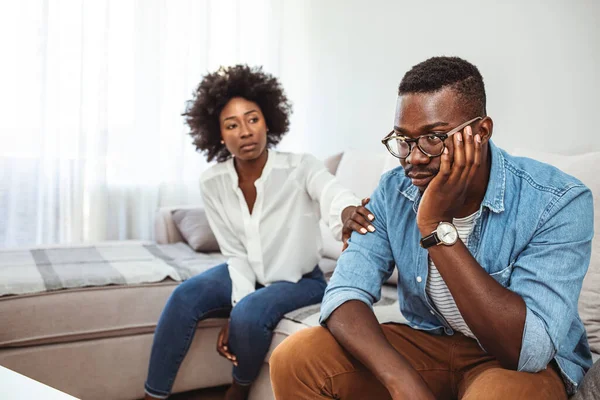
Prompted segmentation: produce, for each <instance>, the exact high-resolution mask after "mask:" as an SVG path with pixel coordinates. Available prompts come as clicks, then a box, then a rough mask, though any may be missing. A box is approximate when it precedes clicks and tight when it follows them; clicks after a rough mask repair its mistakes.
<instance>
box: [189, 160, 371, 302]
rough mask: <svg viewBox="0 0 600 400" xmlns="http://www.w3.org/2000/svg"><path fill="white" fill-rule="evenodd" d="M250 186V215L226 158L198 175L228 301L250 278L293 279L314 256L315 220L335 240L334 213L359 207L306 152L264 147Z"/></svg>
mask: <svg viewBox="0 0 600 400" xmlns="http://www.w3.org/2000/svg"><path fill="white" fill-rule="evenodd" d="M254 185H255V186H256V202H255V203H254V208H253V210H252V214H250V213H249V211H248V205H247V203H246V200H245V199H244V194H243V193H242V190H241V189H240V188H239V187H238V176H237V172H236V170H235V167H234V165H233V159H229V160H227V161H225V162H222V163H218V164H216V165H214V166H212V167H211V168H209V169H208V170H207V171H206V172H204V173H203V174H202V177H201V179H200V189H201V192H202V197H203V200H204V205H205V207H206V215H207V217H208V222H209V224H210V227H211V229H212V230H213V232H214V234H215V236H216V238H217V241H218V242H219V246H220V248H221V252H222V253H223V255H225V257H227V258H228V261H227V262H228V266H229V267H228V268H229V275H230V277H231V281H232V288H233V290H232V294H231V297H232V299H231V301H232V304H233V305H234V306H235V305H236V304H237V303H238V302H239V301H240V300H241V299H242V298H244V296H247V295H248V294H250V293H252V292H254V290H255V286H256V284H257V283H260V284H262V285H264V286H268V285H269V284H270V283H273V282H276V281H290V282H298V281H299V280H300V279H301V278H302V275H304V274H307V273H309V272H311V271H312V270H313V269H314V268H315V266H316V265H317V264H318V263H319V261H320V260H321V251H322V243H321V234H320V229H319V220H320V219H321V217H323V220H324V221H325V223H326V224H327V226H328V227H329V229H331V231H332V233H333V234H334V236H335V237H337V238H338V239H340V238H341V232H342V219H341V214H342V211H343V210H344V208H346V207H348V206H350V205H359V204H360V199H359V198H357V197H356V196H355V195H354V194H352V192H350V191H349V190H347V189H345V188H344V187H342V186H341V185H340V184H339V183H338V181H337V180H336V178H335V177H334V176H333V175H331V173H329V171H327V169H326V168H325V166H324V165H323V163H321V162H320V161H319V160H317V159H316V158H315V157H314V156H312V155H309V154H293V153H281V152H276V151H273V150H269V151H268V158H267V163H266V164H265V167H264V169H263V172H262V175H261V177H260V178H259V179H257V180H256V182H255V184H254Z"/></svg>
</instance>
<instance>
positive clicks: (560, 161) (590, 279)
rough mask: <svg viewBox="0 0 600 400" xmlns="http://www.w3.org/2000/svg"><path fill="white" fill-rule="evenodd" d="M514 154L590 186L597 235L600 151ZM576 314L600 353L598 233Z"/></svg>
mask: <svg viewBox="0 0 600 400" xmlns="http://www.w3.org/2000/svg"><path fill="white" fill-rule="evenodd" d="M513 154H515V155H518V156H524V157H529V158H533V159H535V160H538V161H542V162H545V163H547V164H552V165H554V166H555V167H557V168H559V169H560V170H562V171H564V172H566V173H567V174H570V175H573V176H574V177H576V178H577V179H579V180H581V181H582V182H583V183H584V184H585V185H586V186H587V187H588V188H590V190H591V191H592V194H593V196H594V231H595V232H596V235H597V234H598V232H600V179H599V177H598V173H597V171H596V167H597V166H598V165H600V152H595V153H587V154H581V155H569V156H566V155H559V154H551V153H544V152H537V151H531V150H525V149H517V150H515V151H514V152H513ZM579 314H580V316H581V319H582V321H583V323H584V324H585V328H586V330H587V333H588V339H589V342H590V347H591V349H592V351H594V352H596V353H600V240H598V237H597V236H595V237H594V241H593V243H592V259H591V261H590V266H589V269H588V273H587V275H586V277H585V279H584V281H583V287H582V289H581V296H580V298H579Z"/></svg>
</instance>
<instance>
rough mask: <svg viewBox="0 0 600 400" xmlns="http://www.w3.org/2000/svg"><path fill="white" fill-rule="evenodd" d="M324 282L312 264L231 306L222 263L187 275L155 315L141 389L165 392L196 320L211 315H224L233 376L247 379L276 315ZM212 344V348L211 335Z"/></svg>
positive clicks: (314, 296)
mask: <svg viewBox="0 0 600 400" xmlns="http://www.w3.org/2000/svg"><path fill="white" fill-rule="evenodd" d="M325 286H326V281H325V278H324V276H323V272H322V271H321V269H320V268H319V267H318V266H317V267H315V269H314V270H313V271H312V272H311V273H309V274H306V275H304V276H303V277H302V279H300V281H298V282H297V283H293V282H284V281H280V282H274V283H272V284H270V285H269V286H266V287H263V286H259V287H257V289H256V291H255V292H253V293H251V294H249V295H247V296H246V297H244V298H243V299H242V300H241V301H240V302H239V303H238V304H236V306H235V307H233V308H232V307H231V278H230V277H229V272H228V268H227V264H221V265H218V266H216V267H213V268H211V269H209V270H207V271H205V272H203V273H202V274H200V275H197V276H195V277H193V278H191V279H188V280H187V281H185V282H183V283H182V284H181V285H179V286H178V287H177V288H176V289H175V291H173V293H172V294H171V297H170V298H169V300H168V301H167V305H166V306H165V309H164V310H163V312H162V314H161V317H160V319H159V321H158V325H157V327H156V331H155V333H154V342H153V344H152V352H151V355H150V365H149V368H148V379H147V380H146V385H145V389H146V392H147V393H148V394H150V395H152V396H154V397H158V398H166V397H167V396H168V395H169V394H170V393H171V389H172V387H173V383H174V382H175V377H176V376H177V372H178V371H179V367H180V365H181V363H182V361H183V359H184V358H185V355H186V354H187V352H188V349H189V347H190V344H191V343H192V340H193V339H194V334H195V333H196V325H197V324H198V322H200V321H202V320H204V319H206V318H211V317H227V316H229V317H230V323H229V343H228V346H229V349H230V351H231V352H232V353H233V354H235V356H236V357H237V360H238V366H237V367H233V379H235V381H236V382H238V383H240V384H242V385H249V384H251V383H252V381H254V379H256V377H257V376H258V373H259V372H260V368H261V366H262V364H263V362H264V359H265V356H266V355H267V352H268V351H269V347H270V345H271V339H272V335H273V329H274V328H275V327H276V326H277V324H278V323H279V321H280V320H281V319H282V318H283V316H284V315H285V314H286V313H288V312H290V311H293V310H296V309H298V308H301V307H305V306H308V305H312V304H317V303H319V302H320V301H321V299H322V298H323V292H324V291H325ZM214 346H215V352H216V347H217V342H216V338H215V343H214Z"/></svg>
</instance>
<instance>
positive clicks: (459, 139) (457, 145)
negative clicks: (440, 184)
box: [442, 132, 465, 184]
mask: <svg viewBox="0 0 600 400" xmlns="http://www.w3.org/2000/svg"><path fill="white" fill-rule="evenodd" d="M453 139H454V158H453V160H452V171H451V173H450V176H449V177H448V182H449V183H451V184H456V183H457V182H458V180H459V179H460V177H461V176H462V173H463V170H464V169H465V144H464V142H463V140H464V139H463V134H462V132H456V133H455V134H454V138H453ZM442 156H443V155H442Z"/></svg>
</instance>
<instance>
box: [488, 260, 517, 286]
mask: <svg viewBox="0 0 600 400" xmlns="http://www.w3.org/2000/svg"><path fill="white" fill-rule="evenodd" d="M513 267H514V263H511V264H510V265H509V266H508V267H506V268H504V269H501V270H500V271H497V272H494V273H493V274H490V276H491V277H492V278H494V279H495V280H496V282H498V283H499V284H501V285H502V286H504V287H508V285H510V276H511V274H512V270H513Z"/></svg>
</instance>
